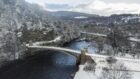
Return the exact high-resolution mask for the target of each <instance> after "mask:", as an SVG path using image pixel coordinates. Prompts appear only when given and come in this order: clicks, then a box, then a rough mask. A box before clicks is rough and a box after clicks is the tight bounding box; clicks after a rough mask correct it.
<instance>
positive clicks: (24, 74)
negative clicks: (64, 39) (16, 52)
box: [0, 41, 95, 79]
mask: <svg viewBox="0 0 140 79" xmlns="http://www.w3.org/2000/svg"><path fill="white" fill-rule="evenodd" d="M67 47H69V48H71V49H75V50H81V49H82V48H84V47H89V48H88V50H89V51H95V50H94V49H95V48H94V47H92V46H90V42H86V41H76V42H72V43H70V44H68V45H67ZM77 70H78V67H77V66H76V58H75V57H73V56H69V55H66V54H64V53H62V52H58V51H39V53H38V54H36V55H34V56H31V57H28V58H26V59H24V60H18V61H15V62H14V63H11V64H9V65H7V66H5V67H3V68H1V69H0V79H73V77H74V74H75V73H76V71H77Z"/></svg>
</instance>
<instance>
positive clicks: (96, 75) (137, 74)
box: [74, 57, 140, 79]
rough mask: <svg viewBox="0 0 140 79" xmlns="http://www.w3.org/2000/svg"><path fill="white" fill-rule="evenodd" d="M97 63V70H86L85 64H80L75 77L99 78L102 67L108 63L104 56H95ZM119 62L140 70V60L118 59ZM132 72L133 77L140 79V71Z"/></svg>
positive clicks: (79, 78) (129, 68)
mask: <svg viewBox="0 0 140 79" xmlns="http://www.w3.org/2000/svg"><path fill="white" fill-rule="evenodd" d="M92 59H94V60H95V62H96V63H97V65H96V71H95V73H94V72H87V71H84V70H83V68H84V67H85V66H86V64H85V65H80V66H79V71H78V72H77V73H76V75H75V77H74V79H98V78H99V77H100V76H101V73H102V68H103V67H107V65H108V64H107V63H106V62H105V59H104V58H94V57H92ZM117 62H121V63H124V66H125V67H127V68H128V70H134V71H140V62H129V61H121V60H118V61H117ZM130 73H132V79H139V78H140V72H133V71H132V72H130Z"/></svg>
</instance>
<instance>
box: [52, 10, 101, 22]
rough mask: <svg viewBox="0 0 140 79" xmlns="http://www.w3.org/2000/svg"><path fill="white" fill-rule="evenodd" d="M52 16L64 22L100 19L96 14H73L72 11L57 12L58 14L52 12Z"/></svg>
mask: <svg viewBox="0 0 140 79" xmlns="http://www.w3.org/2000/svg"><path fill="white" fill-rule="evenodd" d="M50 14H51V15H52V16H55V17H58V18H61V19H63V20H71V19H80V18H81V19H84V18H91V17H99V16H98V15H94V14H86V13H80V12H72V11H56V12H51V13H50Z"/></svg>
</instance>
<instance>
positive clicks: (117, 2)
mask: <svg viewBox="0 0 140 79" xmlns="http://www.w3.org/2000/svg"><path fill="white" fill-rule="evenodd" d="M26 1H28V2H30V3H37V4H39V5H41V6H44V7H46V8H47V10H51V11H57V10H66V11H77V12H84V13H91V14H99V15H111V14H122V13H140V0H26ZM47 4H48V5H47Z"/></svg>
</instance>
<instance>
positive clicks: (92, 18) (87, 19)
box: [50, 11, 140, 26]
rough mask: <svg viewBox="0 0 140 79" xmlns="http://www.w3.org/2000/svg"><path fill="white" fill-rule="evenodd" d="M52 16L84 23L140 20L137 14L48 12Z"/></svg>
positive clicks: (113, 22) (104, 24)
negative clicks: (106, 14)
mask: <svg viewBox="0 0 140 79" xmlns="http://www.w3.org/2000/svg"><path fill="white" fill-rule="evenodd" d="M50 14H51V15H52V16H54V17H57V18H59V19H62V20H70V21H78V22H82V23H86V24H95V25H103V26H108V25H110V24H133V23H139V22H140V16H139V15H138V14H117V15H116V14H114V15H111V16H99V15H95V14H86V13H80V12H72V11H56V12H50Z"/></svg>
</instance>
